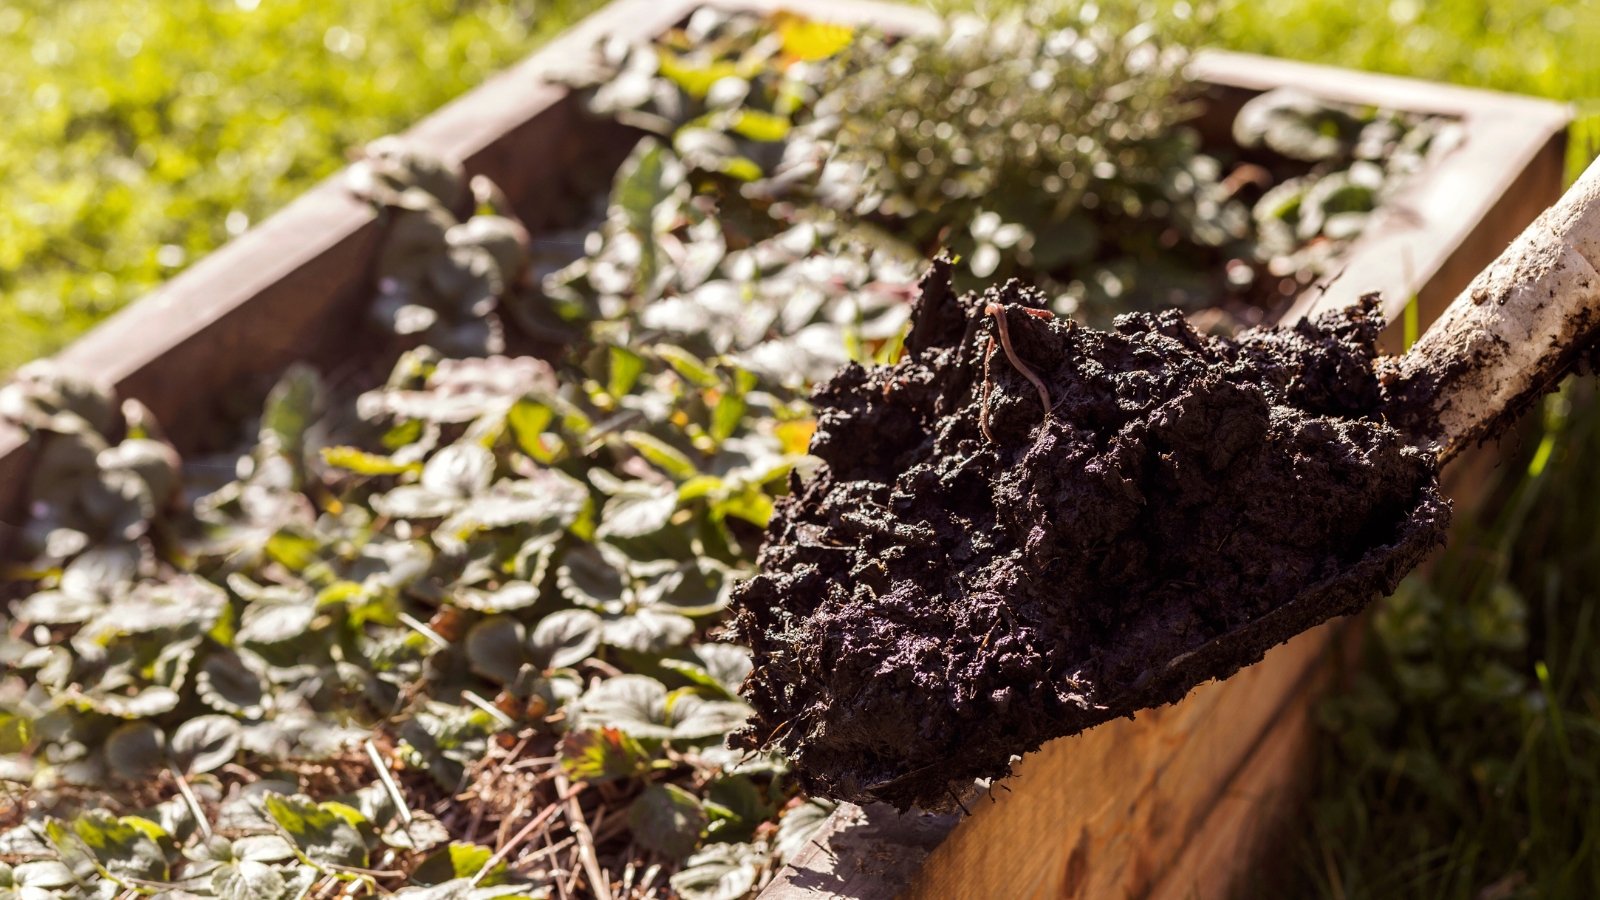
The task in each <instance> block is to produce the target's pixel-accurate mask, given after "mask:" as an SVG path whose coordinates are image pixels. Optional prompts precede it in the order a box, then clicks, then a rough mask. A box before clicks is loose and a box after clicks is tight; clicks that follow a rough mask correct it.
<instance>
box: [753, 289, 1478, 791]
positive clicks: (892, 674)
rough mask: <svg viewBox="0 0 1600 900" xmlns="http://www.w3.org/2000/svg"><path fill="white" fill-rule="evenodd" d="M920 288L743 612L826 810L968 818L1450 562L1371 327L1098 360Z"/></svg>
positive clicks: (1026, 304) (857, 376)
mask: <svg viewBox="0 0 1600 900" xmlns="http://www.w3.org/2000/svg"><path fill="white" fill-rule="evenodd" d="M949 274H950V272H949V266H948V264H947V263H943V262H941V263H937V264H935V266H934V267H933V269H932V270H931V271H930V273H929V274H928V276H927V277H926V278H925V279H924V281H923V284H922V297H921V299H920V300H919V302H918V305H917V309H916V312H915V314H914V317H913V326H912V330H911V332H910V334H909V336H908V338H907V343H906V348H905V353H904V355H903V358H902V360H901V361H900V362H899V363H897V364H895V365H892V366H885V367H878V368H864V367H861V366H858V365H852V366H850V367H848V368H846V369H845V370H843V371H842V372H840V373H839V374H838V375H837V376H836V377H834V378H833V379H832V380H830V381H829V382H827V383H826V384H824V385H823V386H822V387H820V388H819V389H818V391H817V393H816V396H815V399H814V402H815V405H816V409H817V415H818V426H817V432H816V436H815V438H814V441H813V444H812V452H813V453H814V454H815V455H816V456H818V457H820V458H821V459H822V461H823V465H822V466H821V467H820V468H819V470H818V471H817V473H816V474H815V475H814V476H813V477H811V478H809V479H808V480H806V481H805V482H804V483H796V484H795V485H793V488H794V490H793V492H792V495H791V496H790V497H788V498H786V499H785V500H784V501H782V502H781V503H780V504H779V506H778V509H777V512H776V514H775V515H774V517H773V520H772V523H771V525H770V528H769V531H768V534H767V541H766V545H765V547H764V549H763V551H762V553H761V557H760V565H761V574H759V575H758V576H757V577H755V578H754V579H752V580H751V581H749V582H747V583H746V584H745V585H744V586H742V587H741V589H740V590H739V593H738V595H737V596H736V598H735V605H736V618H735V622H734V625H733V631H734V632H735V634H736V636H737V638H738V639H739V640H741V641H744V642H747V643H748V644H749V645H750V646H751V647H752V649H753V650H754V653H755V660H756V667H755V670H754V671H753V672H752V673H751V675H750V676H749V678H748V679H747V680H746V682H745V684H744V687H743V694H744V696H745V697H746V699H747V700H749V701H750V703H751V704H752V705H753V706H754V708H755V715H754V716H753V717H752V719H751V721H750V723H749V724H748V725H747V727H746V728H745V729H744V730H743V731H741V732H740V733H738V734H737V735H736V736H735V737H734V743H735V744H736V745H739V746H743V747H747V748H755V747H762V746H769V745H772V746H777V747H779V748H781V749H782V750H784V751H785V752H786V753H788V754H789V755H790V757H791V758H792V760H793V764H794V766H795V769H796V772H797V774H798V776H799V778H800V780H801V782H802V783H803V785H804V787H805V789H806V790H807V791H809V792H812V793H815V794H819V795H824V796H830V797H837V798H844V799H852V800H858V801H871V800H879V801H886V802H889V803H892V804H894V805H896V806H898V807H900V808H902V809H904V808H907V807H909V806H912V805H917V806H922V807H939V806H945V805H948V804H949V803H950V801H951V800H953V799H954V796H955V795H954V790H955V789H957V788H959V787H960V786H963V785H965V784H966V783H969V782H971V781H972V780H974V779H979V778H991V777H999V776H1003V775H1005V774H1007V773H1008V772H1009V771H1010V767H1011V764H1012V762H1013V761H1014V759H1015V758H1016V757H1017V756H1019V755H1020V754H1023V753H1026V752H1028V751H1031V750H1034V749H1036V748H1037V747H1039V746H1040V745H1041V744H1042V743H1043V742H1045V741H1048V740H1051V739H1053V738H1057V737H1061V736H1064V735H1070V734H1074V733H1076V732H1078V731H1081V730H1083V729H1085V728H1088V727H1090V726H1092V725H1095V724H1098V723H1101V722H1105V721H1108V720H1110V719H1113V718H1117V717H1121V716H1129V715H1131V714H1132V713H1133V712H1135V711H1136V710H1139V709H1142V708H1146V707H1151V706H1158V705H1161V704H1165V703H1171V702H1174V701H1176V700H1178V699H1180V698H1181V697H1183V695H1184V694H1186V693H1187V692H1188V691H1189V690H1190V689H1191V688H1193V687H1194V686H1196V685H1197V684H1200V683H1202V682H1204V681H1207V680H1209V679H1213V678H1222V677H1226V676H1228V675H1230V674H1232V673H1233V672H1235V671H1237V670H1238V669H1239V668H1241V667H1243V666H1246V665H1249V664H1251V663H1253V662H1255V661H1257V660H1259V659H1260V658H1261V656H1262V655H1263V654H1264V653H1265V652H1266V650H1268V649H1269V648H1271V647H1272V646H1274V645H1276V644H1279V643H1282V642H1283V641H1286V640H1288V639H1289V638H1291V637H1293V636H1294V635H1296V634H1298V633H1300V632H1301V631H1303V630H1305V629H1307V628H1309V627H1311V626H1313V625H1315V624H1317V623H1320V622H1322V621H1324V620H1326V619H1329V618H1331V617H1334V616H1338V615H1343V614H1347V613H1350V612H1353V611H1355V610H1357V609H1359V608H1360V607H1361V606H1363V605H1364V604H1365V603H1367V602H1368V601H1369V600H1371V599H1373V598H1374V597H1376V596H1378V595H1380V594H1383V593H1386V592H1388V591H1391V590H1392V589H1393V588H1394V587H1395V585H1396V584H1397V583H1398V581H1399V579H1400V578H1401V577H1402V576H1403V575H1404V574H1405V573H1406V572H1407V571H1408V570H1409V569H1410V568H1412V567H1413V566H1414V565H1415V564H1416V563H1417V562H1418V561H1420V559H1421V558H1422V557H1423V556H1424V555H1425V554H1426V553H1427V552H1428V551H1429V550H1431V549H1432V548H1434V547H1435V546H1437V545H1439V544H1441V543H1442V542H1443V539H1444V534H1445V527H1446V525H1447V522H1448V519H1449V506H1448V503H1447V501H1446V500H1445V499H1444V498H1443V496H1442V495H1441V493H1440V490H1439V486H1438V480H1437V470H1436V466H1435V464H1434V462H1433V460H1432V458H1431V456H1430V455H1428V454H1427V453H1424V452H1422V451H1419V450H1417V449H1414V448H1413V447H1411V446H1409V445H1408V444H1407V442H1406V440H1405V438H1404V436H1403V435H1402V434H1401V433H1400V432H1399V431H1397V430H1396V429H1395V428H1393V427H1391V426H1389V425H1388V424H1386V423H1385V422H1384V419H1383V415H1382V408H1383V395H1382V389H1381V386H1380V384H1379V379H1378V377H1377V375H1376V374H1375V372H1374V366H1375V363H1376V361H1377V359H1378V352H1377V350H1376V346H1375V342H1376V338H1377V334H1378V332H1379V331H1380V330H1381V327H1382V321H1381V316H1380V314H1379V313H1378V311H1377V307H1376V303H1375V301H1371V300H1369V301H1368V302H1366V303H1363V304H1361V305H1358V306H1356V307H1353V308H1350V309H1346V310H1340V311H1337V312H1332V313H1328V314H1324V315H1323V316H1321V317H1319V318H1317V319H1314V320H1308V321H1302V322H1301V323H1299V324H1297V325H1294V326H1292V327H1284V328H1262V329H1253V330H1250V331H1247V332H1244V333H1242V334H1241V335H1239V336H1238V337H1237V338H1231V339H1228V338H1217V337H1211V336H1207V335H1203V334H1201V333H1199V332H1197V331H1196V330H1195V329H1194V328H1193V327H1192V326H1191V325H1190V324H1189V323H1188V322H1187V321H1186V320H1185V319H1184V317H1183V316H1182V315H1181V314H1180V313H1178V312H1175V311H1174V312H1166V313H1158V314H1147V313H1134V314H1128V315H1125V316H1122V317H1120V318H1119V319H1118V320H1117V322H1116V325H1115V327H1114V329H1112V330H1110V331H1101V330H1097V329H1093V328H1089V327H1086V326H1082V325H1078V324H1076V323H1073V322H1071V321H1069V320H1065V319H1059V318H1056V317H1054V316H1052V315H1050V314H1049V313H1048V312H1045V311H1044V310H1043V306H1044V305H1045V298H1044V297H1043V296H1042V295H1040V294H1038V293H1036V292H1034V291H1032V290H1031V289H1029V288H1026V287H1023V286H1021V285H1020V284H1019V283H1016V282H1012V283H1010V284H1007V285H1005V286H1004V287H1001V288H991V289H989V290H988V291H986V292H984V293H982V294H981V295H980V294H968V295H966V296H961V297H958V296H956V295H955V293H954V291H953V290H952V289H951V288H950V287H949Z"/></svg>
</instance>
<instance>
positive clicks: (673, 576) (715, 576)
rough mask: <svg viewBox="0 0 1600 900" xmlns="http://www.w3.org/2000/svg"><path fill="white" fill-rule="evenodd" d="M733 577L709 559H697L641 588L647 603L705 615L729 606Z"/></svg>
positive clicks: (677, 611) (676, 611) (686, 612)
mask: <svg viewBox="0 0 1600 900" xmlns="http://www.w3.org/2000/svg"><path fill="white" fill-rule="evenodd" d="M732 590H733V582H732V579H731V578H729V577H728V573H727V572H726V571H725V570H724V569H723V568H722V567H721V566H719V565H718V564H716V563H715V562H713V561H711V560H709V559H694V560H690V561H689V562H686V563H683V564H681V565H679V566H678V567H676V568H675V569H673V570H672V571H670V572H667V573H666V574H664V575H662V576H661V577H660V578H658V579H656V580H655V581H654V582H652V583H651V584H650V585H649V586H648V587H647V588H645V589H643V590H641V592H640V595H641V597H642V598H643V600H644V602H646V603H648V604H651V605H655V606H660V607H663V608H664V610H669V611H671V612H675V613H679V614H681V615H685V616H704V615H710V614H711V613H714V612H718V611H720V610H722V609H724V608H725V607H726V606H727V605H728V601H729V598H730V595H731V593H732Z"/></svg>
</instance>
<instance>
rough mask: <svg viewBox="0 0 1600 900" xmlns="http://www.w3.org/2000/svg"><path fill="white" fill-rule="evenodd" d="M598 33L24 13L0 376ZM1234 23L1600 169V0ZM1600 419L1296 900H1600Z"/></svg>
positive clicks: (1369, 700)
mask: <svg viewBox="0 0 1600 900" xmlns="http://www.w3.org/2000/svg"><path fill="white" fill-rule="evenodd" d="M598 5H599V3H598V2H597V0H407V2H400V3H396V2H391V0H143V2H140V0H9V2H0V121H3V122H4V123H5V128H4V131H3V132H0V134H3V135H4V136H3V137H0V186H3V187H0V192H3V193H0V196H3V198H4V202H3V203H0V371H3V370H5V369H10V368H13V367H15V366H16V365H17V364H19V363H20V362H22V361H25V360H27V359H29V358H32V357H34V356H38V355H41V354H45V353H49V352H52V351H54V350H56V349H58V348H59V347H61V346H62V345H64V344H65V343H67V342H68V341H70V340H71V339H72V338H73V337H75V336H77V335H78V334H80V333H81V332H82V331H84V330H85V329H87V328H88V327H90V326H91V325H92V324H94V323H95V322H96V321H98V320H100V319H101V318H103V317H104V316H106V315H107V314H109V313H110V312H112V311H114V310H115V309H117V308H118V307H120V306H122V305H123V304H125V303H127V302H128V301H130V300H132V299H133V298H135V297H137V296H138V295H140V294H141V293H143V292H145V291H147V290H148V289H149V288H151V287H152V286H154V285H156V284H158V283H160V282H161V281H162V280H164V279H166V278H168V277H170V276H172V275H173V274H175V273H177V272H178V271H180V270H181V269H182V268H183V267H184V266H185V265H187V264H189V263H190V262H192V261H194V260H195V259H197V258H198V257H200V256H202V255H204V254H205V253H206V252H208V251H209V250H211V249H213V248H215V247H217V246H218V245H220V244H221V243H223V242H224V241H226V240H227V239H228V238H229V236H231V235H233V234H236V233H238V232H240V231H242V230H243V229H244V228H246V227H248V226H249V225H250V224H251V223H252V222H256V221H259V220H260V219H261V218H262V217H264V216H266V215H267V214H269V213H270V212H271V211H272V210H274V209H275V208H277V207H279V206H281V205H282V204H283V203H285V202H286V201H287V200H288V199H290V198H292V197H294V196H295V195H296V194H298V193H300V192H301V191H303V190H305V189H306V188H307V187H308V186H310V185H311V184H312V183H314V182H316V181H317V180H319V179H321V178H323V177H326V176H327V175H329V174H330V173H332V172H333V171H335V170H336V169H338V168H339V166H341V165H342V164H343V162H344V154H345V152H346V150H347V149H348V148H350V147H353V146H357V145H359V144H361V143H363V142H365V141H366V140H369V139H371V138H373V137H376V136H378V135H381V134H385V133H388V132H391V131H396V130H400V129H402V128H403V127H405V126H406V125H407V124H408V123H410V122H412V121H414V120H415V119H416V118H418V117H419V116H421V115H422V114H424V113H426V112H427V111H428V110H431V109H433V108H435V107H437V106H439V105H441V104H442V103H443V102H444V101H446V100H448V99H449V98H451V97H452V96H454V95H456V94H458V93H460V92H461V91H463V90H465V89H466V88H468V87H470V86H472V85H473V84H475V83H477V82H479V81H481V80H482V79H483V78H484V76H485V75H487V74H488V73H489V72H492V71H494V70H496V69H498V68H501V67H504V66H505V65H507V64H509V63H511V62H512V61H514V60H515V59H517V58H518V57H520V56H522V55H523V54H525V53H526V52H528V51H529V50H531V49H532V48H534V47H535V46H537V45H538V44H539V43H540V42H541V41H542V40H544V39H545V38H547V37H549V36H550V35H552V34H554V33H555V32H557V31H559V30H560V29H561V28H563V27H565V26H566V25H568V24H570V23H571V22H572V21H573V20H574V19H576V18H577V17H578V16H580V15H581V14H583V13H585V12H588V11H589V10H591V9H593V8H595V7H597V6H598ZM804 5H805V4H804V3H803V2H797V3H796V4H795V6H796V8H798V9H803V8H804ZM939 5H941V7H942V8H944V9H946V10H949V9H955V8H972V7H973V6H974V4H973V3H970V2H965V0H941V2H940V4H939ZM1005 5H1009V4H1007V3H992V4H990V6H989V8H990V9H991V10H992V9H995V8H997V7H1001V6H1005ZM1211 21H1212V24H1211V25H1210V26H1209V27H1208V34H1209V41H1210V42H1211V43H1214V44H1216V45H1218V46H1225V47H1229V48H1233V49H1238V50H1247V51H1254V52H1261V53H1270V54H1276V55H1281V56H1290V57H1296V58H1300V59H1307V60H1312V61H1317V62H1326V63H1333V64H1337V65H1344V66H1353V67H1363V68H1370V69H1375V70H1379V71H1385V72H1392V73H1399V74H1407V75H1415V76H1419V77H1424V78H1430V79H1438V80H1445V81H1453V82H1459V83H1462V84H1469V85H1477V86H1482V87H1489V88H1495V89H1500V90H1508V91H1518V92H1523V93H1530V94H1538V95H1541V96H1546V97H1551V98H1556V99H1561V100H1567V101H1572V102H1574V103H1575V104H1576V107H1577V110H1578V112H1579V114H1580V120H1579V123H1578V125H1577V127H1576V128H1575V129H1574V140H1573V145H1572V152H1571V156H1570V164H1571V165H1570V171H1571V173H1572V174H1574V175H1575V174H1576V172H1577V171H1578V170H1579V169H1581V167H1582V165H1583V164H1584V163H1586V162H1587V161H1588V159H1590V158H1592V157H1593V156H1594V155H1595V154H1596V152H1597V151H1600V0H1577V2H1574V0H1565V2H1556V3H1543V4H1540V3H1532V2H1512V0H1502V2H1485V0H1435V2H1425V0H1257V2H1248V0H1230V2H1224V3H1223V5H1222V6H1220V7H1219V8H1218V9H1217V11H1216V15H1215V17H1214V19H1212V20H1211ZM1594 395H1595V391H1594V389H1593V385H1592V384H1590V383H1574V384H1571V385H1568V387H1567V388H1566V389H1565V391H1564V392H1563V393H1562V394H1561V395H1560V396H1558V397H1557V398H1555V399H1554V400H1553V401H1551V402H1550V403H1549V404H1547V406H1546V409H1545V421H1544V423H1543V428H1542V430H1539V431H1537V432H1535V433H1534V435H1533V436H1532V437H1531V438H1530V439H1529V440H1528V442H1527V443H1526V444H1525V445H1523V446H1521V448H1520V449H1517V450H1514V451H1513V452H1512V453H1511V454H1510V456H1509V457H1508V461H1507V462H1506V463H1505V464H1504V465H1503V466H1502V467H1501V469H1500V470H1499V472H1498V473H1497V475H1496V479H1497V487H1496V496H1497V497H1498V502H1496V503H1495V504H1494V505H1493V507H1492V509H1491V510H1490V512H1489V513H1487V514H1485V515H1484V517H1483V519H1482V521H1480V522H1477V523H1467V529H1466V531H1467V534H1466V536H1465V537H1464V538H1463V539H1460V540H1458V541H1457V542H1456V543H1455V545H1454V546H1453V547H1452V549H1451V550H1450V551H1449V553H1450V555H1449V557H1448V558H1447V559H1446V560H1444V561H1443V562H1442V563H1441V564H1440V565H1438V566H1436V567H1435V569H1434V571H1435V573H1437V574H1435V575H1434V576H1431V577H1430V578H1415V579H1412V580H1411V581H1409V582H1408V583H1407V584H1406V586H1405V587H1404V588H1403V589H1402V591H1401V592H1400V594H1399V595H1398V596H1397V597H1396V598H1394V599H1393V600H1391V601H1390V602H1389V603H1388V604H1386V605H1385V607H1384V608H1383V611H1382V612H1381V614H1380V615H1378V616H1377V617H1375V619H1374V625H1373V635H1372V639H1371V640H1369V641H1368V645H1367V646H1368V652H1367V658H1366V660H1365V661H1364V662H1363V664H1362V667H1361V668H1360V670H1359V671H1358V672H1357V673H1355V676H1354V686H1353V689H1352V690H1351V691H1350V692H1349V693H1347V694H1346V695H1344V696H1342V697H1341V698H1339V699H1336V700H1334V701H1331V702H1330V703H1329V704H1328V705H1327V707H1326V708H1325V709H1324V711H1323V714H1322V716H1321V719H1322V724H1323V727H1324V728H1325V729H1326V739H1325V740H1326V748H1327V751H1328V752H1326V753H1325V754H1324V759H1323V764H1322V771H1321V773H1320V775H1319V779H1318V783H1317V786H1316V789H1315V796H1314V800H1313V805H1312V809H1311V810H1310V812H1309V813H1308V814H1307V816H1306V817H1305V819H1304V829H1303V831H1302V833H1299V834H1291V835H1287V836H1286V844H1287V845H1288V847H1289V851H1290V852H1289V853H1288V854H1287V855H1286V856H1285V858H1286V859H1292V860H1293V861H1294V872H1293V875H1292V886H1291V887H1290V888H1288V889H1287V890H1288V892H1289V893H1288V895H1322V896H1329V897H1437V898H1447V897H1461V898H1509V897H1521V896H1541V897H1559V896H1593V895H1596V894H1597V893H1600V647H1597V637H1600V464H1597V462H1596V461H1597V460H1600V402H1597V401H1596V399H1595V396H1594Z"/></svg>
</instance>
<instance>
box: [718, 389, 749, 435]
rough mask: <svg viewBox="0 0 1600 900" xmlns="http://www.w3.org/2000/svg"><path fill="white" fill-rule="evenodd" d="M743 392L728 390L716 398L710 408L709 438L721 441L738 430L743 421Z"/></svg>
mask: <svg viewBox="0 0 1600 900" xmlns="http://www.w3.org/2000/svg"><path fill="white" fill-rule="evenodd" d="M744 410H745V399H744V394H740V393H734V392H728V393H724V394H723V395H722V396H720V397H718V398H717V405H716V406H714V407H712V410H711V439H712V440H714V441H716V442H717V443H719V444H720V443H722V442H723V441H725V440H727V439H728V438H730V437H732V436H733V434H734V432H736V431H738V430H739V425H740V423H742V422H743V421H744Z"/></svg>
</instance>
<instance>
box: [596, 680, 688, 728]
mask: <svg viewBox="0 0 1600 900" xmlns="http://www.w3.org/2000/svg"><path fill="white" fill-rule="evenodd" d="M578 703H579V713H578V725H579V727H580V728H616V729H618V730H620V731H622V732H624V733H626V734H628V735H630V736H631V737H634V738H638V739H641V740H664V739H666V738H670V737H672V728H671V726H670V725H668V724H667V689H666V686H664V685H663V684H662V683H661V682H659V681H656V680H655V679H654V678H649V677H647V676H644V675H619V676H617V677H615V678H609V679H606V680H605V681H602V682H600V683H598V684H596V685H595V686H594V687H593V688H591V689H590V690H589V692H588V693H586V694H584V695H583V697H582V698H581V699H580V700H579V701H578Z"/></svg>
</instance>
